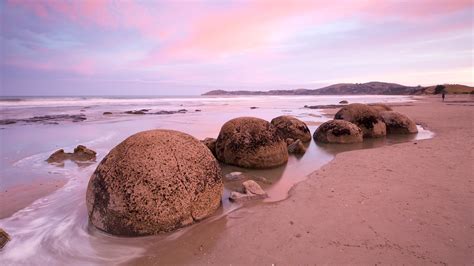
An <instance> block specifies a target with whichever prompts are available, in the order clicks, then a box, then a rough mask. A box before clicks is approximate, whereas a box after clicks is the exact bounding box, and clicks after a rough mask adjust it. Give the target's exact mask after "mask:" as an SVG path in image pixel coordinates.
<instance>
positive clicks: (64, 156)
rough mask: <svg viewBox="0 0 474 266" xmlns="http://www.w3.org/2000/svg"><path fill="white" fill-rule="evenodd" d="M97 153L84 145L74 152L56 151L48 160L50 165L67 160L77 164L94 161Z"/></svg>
mask: <svg viewBox="0 0 474 266" xmlns="http://www.w3.org/2000/svg"><path fill="white" fill-rule="evenodd" d="M96 154H97V153H96V152H95V151H93V150H91V149H89V148H87V147H86V146H84V145H78V146H77V147H76V148H74V152H72V153H71V152H65V151H64V150H63V149H60V150H57V151H55V152H54V153H53V154H51V156H49V158H48V159H47V160H46V161H47V162H48V163H62V162H64V161H65V160H71V161H75V162H84V161H93V160H95V158H96Z"/></svg>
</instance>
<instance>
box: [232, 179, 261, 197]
mask: <svg viewBox="0 0 474 266" xmlns="http://www.w3.org/2000/svg"><path fill="white" fill-rule="evenodd" d="M242 187H243V192H238V191H232V192H231V193H230V197H229V199H230V200H231V201H234V202H245V201H249V200H256V199H264V198H266V197H267V193H266V192H265V191H264V190H263V189H262V187H260V185H259V184H258V183H257V182H255V181H253V180H247V181H245V182H243V183H242Z"/></svg>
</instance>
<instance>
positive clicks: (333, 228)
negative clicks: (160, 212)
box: [131, 96, 474, 265]
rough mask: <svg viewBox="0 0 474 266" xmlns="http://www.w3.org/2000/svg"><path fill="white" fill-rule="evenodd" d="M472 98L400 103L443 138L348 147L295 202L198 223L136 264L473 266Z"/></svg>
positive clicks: (301, 188)
mask: <svg viewBox="0 0 474 266" xmlns="http://www.w3.org/2000/svg"><path fill="white" fill-rule="evenodd" d="M450 101H451V102H450ZM472 101H473V98H472V97H471V96H459V97H454V96H452V97H448V101H446V102H445V103H442V102H441V101H440V99H438V98H434V97H431V98H424V99H423V100H421V101H420V102H417V103H415V104H413V105H410V106H398V107H394V110H395V111H400V112H402V113H405V114H407V115H409V116H411V117H412V118H414V119H415V120H416V121H417V122H418V123H422V124H423V125H425V126H427V127H428V128H429V129H430V130H432V131H434V132H435V134H436V136H435V137H434V138H432V139H428V140H415V141H411V142H406V143H401V144H396V145H387V146H382V147H379V148H375V149H364V150H354V151H349V152H344V153H340V154H338V155H336V158H335V159H334V160H333V161H331V162H330V163H329V164H327V165H325V166H323V167H322V168H321V169H319V170H318V171H316V172H314V173H312V174H311V175H310V176H309V178H308V179H307V180H306V181H303V182H301V183H299V184H298V185H296V186H295V187H294V188H293V189H292V191H291V195H290V198H289V199H287V200H285V201H281V202H277V203H271V204H259V205H255V206H253V207H247V208H242V209H239V210H237V211H234V212H232V213H230V214H229V215H227V216H225V217H223V218H221V219H219V220H217V221H214V222H208V223H206V222H203V223H201V224H198V225H197V226H196V227H195V229H196V230H189V231H188V232H186V233H184V235H183V236H181V237H180V238H179V239H176V240H175V241H173V242H170V243H167V245H163V243H161V244H157V245H156V247H152V248H150V250H149V251H148V252H147V254H145V256H144V257H142V258H140V259H138V260H134V261H132V262H131V263H139V264H162V263H192V264H205V263H211V264H271V263H275V264H290V263H291V264H295V263H298V264H302V263H318V264H345V265H348V264H381V263H384V264H457V265H460V264H472V263H473V262H474V255H473V254H474V204H473V202H474V176H473V172H474V171H473V170H474V169H473V166H472V161H473V159H474V157H473V151H472V150H473V147H474V146H473V144H474V143H473V138H472V137H473V130H474V127H473V121H474V109H473V107H474V103H473V102H472Z"/></svg>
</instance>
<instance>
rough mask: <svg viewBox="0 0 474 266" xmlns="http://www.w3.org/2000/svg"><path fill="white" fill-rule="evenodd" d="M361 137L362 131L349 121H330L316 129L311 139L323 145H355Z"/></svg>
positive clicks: (360, 140)
mask: <svg viewBox="0 0 474 266" xmlns="http://www.w3.org/2000/svg"><path fill="white" fill-rule="evenodd" d="M362 135H363V133H362V130H361V129H360V128H359V127H358V126H357V125H355V124H353V123H351V122H349V121H345V120H330V121H327V122H324V123H322V124H321V125H320V126H319V127H318V128H317V129H316V131H315V132H314V134H313V138H314V140H315V141H317V142H324V143H357V142H362V140H363V137H362Z"/></svg>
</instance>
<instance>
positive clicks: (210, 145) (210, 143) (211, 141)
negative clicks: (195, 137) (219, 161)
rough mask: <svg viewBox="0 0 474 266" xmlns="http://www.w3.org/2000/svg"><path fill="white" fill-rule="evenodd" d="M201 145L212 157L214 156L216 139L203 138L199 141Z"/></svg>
mask: <svg viewBox="0 0 474 266" xmlns="http://www.w3.org/2000/svg"><path fill="white" fill-rule="evenodd" d="M201 143H202V144H204V145H206V146H207V148H209V150H210V151H211V152H212V154H213V155H214V156H216V139H215V138H205V139H204V140H201Z"/></svg>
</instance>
